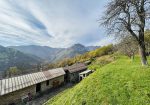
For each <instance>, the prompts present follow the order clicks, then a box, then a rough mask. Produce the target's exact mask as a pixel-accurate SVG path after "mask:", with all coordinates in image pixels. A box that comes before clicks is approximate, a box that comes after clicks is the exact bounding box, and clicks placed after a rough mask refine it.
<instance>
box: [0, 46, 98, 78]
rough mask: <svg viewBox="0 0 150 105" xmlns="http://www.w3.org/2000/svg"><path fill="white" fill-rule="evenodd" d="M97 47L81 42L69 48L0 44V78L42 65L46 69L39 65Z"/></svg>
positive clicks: (23, 72)
mask: <svg viewBox="0 0 150 105" xmlns="http://www.w3.org/2000/svg"><path fill="white" fill-rule="evenodd" d="M97 48H99V46H88V47H85V46H83V45H81V44H75V45H73V46H71V47H69V48H51V47H47V46H35V45H29V46H9V47H3V46H0V78H2V77H6V76H7V77H8V76H12V75H16V74H17V75H18V74H25V73H31V72H36V71H40V70H41V69H42V67H43V69H44V68H45V69H47V66H41V65H45V64H49V63H52V62H58V61H61V60H63V59H64V58H65V59H66V58H72V57H75V56H77V55H81V54H84V53H86V52H88V51H91V50H95V49H97Z"/></svg>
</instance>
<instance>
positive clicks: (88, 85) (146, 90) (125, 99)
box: [45, 57, 150, 105]
mask: <svg viewBox="0 0 150 105" xmlns="http://www.w3.org/2000/svg"><path fill="white" fill-rule="evenodd" d="M93 66H94V65H93ZM62 103H63V105H149V103H150V67H142V66H141V64H140V59H139V58H138V57H137V58H136V60H135V61H134V62H131V60H130V59H128V58H126V57H121V58H118V59H117V60H116V61H114V62H112V63H110V64H107V65H105V66H104V67H99V68H98V69H97V70H96V72H94V73H93V74H91V75H90V76H89V77H87V78H86V79H84V80H83V81H81V82H80V83H79V84H77V85H76V86H75V87H73V88H71V89H68V90H66V91H64V92H62V93H60V94H58V95H57V96H55V97H54V98H52V99H50V100H49V101H48V102H47V103H45V105H62Z"/></svg>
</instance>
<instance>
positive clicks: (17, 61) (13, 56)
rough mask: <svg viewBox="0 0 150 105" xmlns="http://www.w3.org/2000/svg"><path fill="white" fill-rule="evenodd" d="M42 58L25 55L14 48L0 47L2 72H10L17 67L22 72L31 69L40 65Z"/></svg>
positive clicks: (0, 67)
mask: <svg viewBox="0 0 150 105" xmlns="http://www.w3.org/2000/svg"><path fill="white" fill-rule="evenodd" d="M40 60H41V59H40V58H38V57H36V56H32V55H29V54H24V53H22V52H20V51H17V50H15V49H12V48H7V47H3V46H0V71H4V70H8V69H9V67H14V66H16V67H17V68H19V69H20V70H24V69H31V68H32V67H33V65H37V64H38V63H40Z"/></svg>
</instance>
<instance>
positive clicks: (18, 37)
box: [0, 0, 112, 47]
mask: <svg viewBox="0 0 150 105" xmlns="http://www.w3.org/2000/svg"><path fill="white" fill-rule="evenodd" d="M106 4H107V0H0V45H3V46H13V45H42V46H51V47H69V46H71V45H73V44H75V43H81V44H84V45H106V44H109V43H111V42H112V39H111V38H108V37H106V33H105V31H104V29H103V28H102V27H99V23H98V22H97V20H98V19H99V18H100V17H101V16H102V15H103V11H104V10H105V8H104V6H105V5H106Z"/></svg>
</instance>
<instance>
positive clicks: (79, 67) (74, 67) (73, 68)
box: [64, 63, 87, 73]
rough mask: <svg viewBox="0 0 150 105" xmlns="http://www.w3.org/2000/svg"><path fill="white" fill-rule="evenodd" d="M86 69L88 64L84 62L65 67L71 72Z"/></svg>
mask: <svg viewBox="0 0 150 105" xmlns="http://www.w3.org/2000/svg"><path fill="white" fill-rule="evenodd" d="M84 69H87V66H86V65H85V64H84V63H76V64H74V65H71V66H67V67H64V70H65V71H67V70H68V71H69V72H70V73H74V72H78V71H82V70H84Z"/></svg>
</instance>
